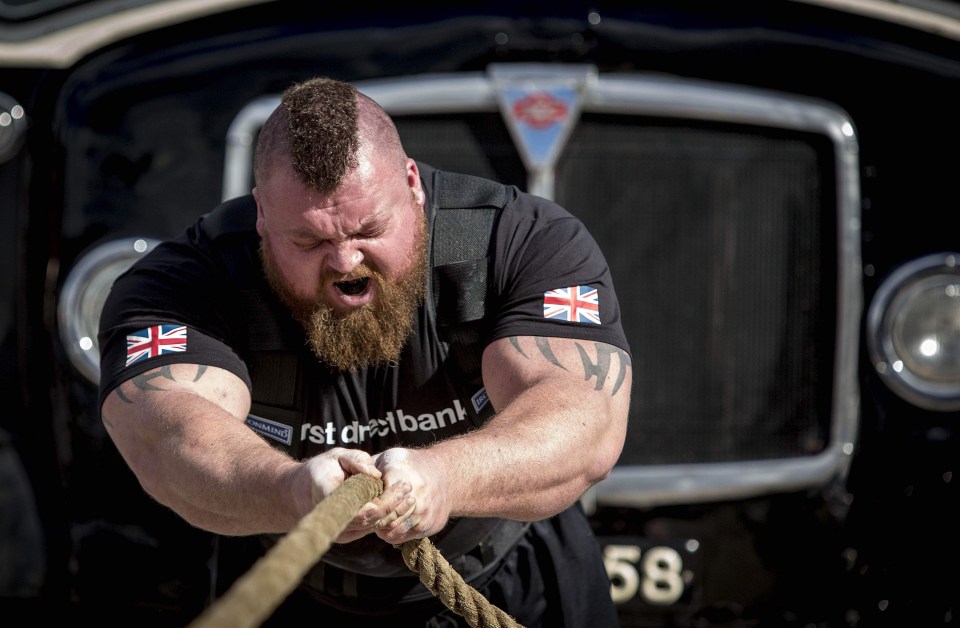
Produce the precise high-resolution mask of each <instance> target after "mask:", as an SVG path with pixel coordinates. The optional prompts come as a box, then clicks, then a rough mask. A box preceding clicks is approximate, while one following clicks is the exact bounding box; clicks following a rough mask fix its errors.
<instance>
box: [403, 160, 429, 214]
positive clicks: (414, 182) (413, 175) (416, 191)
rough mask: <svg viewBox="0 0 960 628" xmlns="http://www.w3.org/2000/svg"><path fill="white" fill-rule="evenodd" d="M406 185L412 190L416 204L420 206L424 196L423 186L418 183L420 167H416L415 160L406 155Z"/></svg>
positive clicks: (424, 198)
mask: <svg viewBox="0 0 960 628" xmlns="http://www.w3.org/2000/svg"><path fill="white" fill-rule="evenodd" d="M407 185H409V186H410V189H411V190H412V191H413V196H414V198H416V199H417V204H418V205H421V206H422V205H423V203H424V201H425V200H426V196H425V195H424V193H423V186H422V185H421V184H420V169H419V168H417V162H415V161H414V160H413V159H411V158H409V157H407Z"/></svg>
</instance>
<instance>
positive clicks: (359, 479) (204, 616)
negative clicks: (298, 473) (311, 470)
mask: <svg viewBox="0 0 960 628" xmlns="http://www.w3.org/2000/svg"><path fill="white" fill-rule="evenodd" d="M381 492H383V482H381V481H380V480H378V479H376V478H373V477H370V476H369V475H351V476H350V477H349V478H347V479H346V481H344V483H343V484H341V485H340V486H339V487H337V489H336V490H335V491H333V492H332V493H330V494H329V495H328V496H327V497H326V498H325V499H324V500H323V501H321V502H320V503H318V504H317V505H316V506H315V507H314V509H313V510H311V511H310V512H309V513H307V515H306V516H304V517H303V519H301V520H300V521H299V522H298V523H297V525H296V526H295V527H294V528H293V530H291V531H290V532H288V533H287V535H286V536H284V537H283V538H281V539H280V541H279V542H277V544H276V545H274V546H273V547H271V548H270V550H269V551H268V552H267V553H266V554H264V555H263V556H262V557H261V558H260V559H259V560H258V561H257V562H256V563H254V565H253V567H251V568H250V570H249V571H247V572H246V573H245V574H243V575H242V576H241V577H240V578H239V579H238V580H237V581H236V582H234V583H233V586H232V587H230V590H228V591H227V592H226V593H225V594H224V595H223V596H222V597H220V598H219V599H218V600H217V601H216V602H215V603H214V604H212V605H211V606H210V607H208V608H207V609H206V610H205V611H204V612H203V613H201V614H200V616H199V617H198V618H197V619H195V620H194V621H193V622H192V623H191V624H190V628H201V627H203V628H243V627H246V626H250V627H251V628H252V627H254V626H259V625H260V624H262V623H263V622H264V620H265V619H267V618H268V617H270V615H272V614H273V611H275V610H276V609H277V607H278V606H280V603H281V602H283V600H284V599H286V597H287V596H288V595H290V592H291V591H293V590H294V589H295V588H296V587H297V585H298V584H299V583H300V580H301V579H302V578H303V576H304V574H306V573H307V571H309V570H310V568H311V567H312V566H313V565H314V564H315V563H316V562H317V560H319V558H320V557H321V556H323V554H324V553H326V551H327V550H328V549H330V545H331V544H332V543H333V540H334V539H335V538H337V537H338V536H339V535H340V533H341V532H343V530H344V529H345V528H346V527H347V524H348V523H350V520H351V519H353V517H354V515H355V514H357V511H359V510H360V507H361V506H363V505H364V504H365V503H367V502H368V501H370V500H371V499H373V498H374V497H376V496H377V495H379V494H380V493H381Z"/></svg>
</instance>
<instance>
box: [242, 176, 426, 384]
mask: <svg viewBox="0 0 960 628" xmlns="http://www.w3.org/2000/svg"><path fill="white" fill-rule="evenodd" d="M360 161H361V163H360V167H359V168H358V169H357V170H356V171H354V172H352V173H351V174H350V175H348V177H347V178H346V179H345V180H344V183H343V185H341V187H340V189H338V190H336V191H335V192H333V193H330V194H326V195H320V194H317V193H316V192H313V191H311V190H309V189H307V188H306V187H305V186H304V185H303V184H301V183H300V182H299V180H298V179H297V178H296V177H295V176H294V175H293V174H292V173H290V172H289V171H288V170H287V169H283V168H277V169H276V170H275V172H274V173H273V175H272V176H271V177H270V178H269V179H268V180H267V181H265V182H264V183H262V184H260V185H259V186H258V188H257V189H256V190H254V195H255V196H256V198H257V208H258V219H257V231H258V232H259V233H260V236H261V250H260V253H261V259H262V261H263V265H264V270H265V272H266V276H267V279H268V281H269V282H270V285H271V286H272V287H273V289H274V290H275V291H276V293H277V294H278V295H279V296H280V298H281V300H282V301H283V302H284V303H285V304H286V305H287V306H288V307H289V308H290V309H291V311H292V313H293V315H294V317H295V318H296V319H297V320H298V321H300V323H301V324H302V325H303V326H304V329H305V330H306V332H307V337H308V340H309V342H310V345H311V347H312V349H313V351H314V353H315V354H316V355H317V357H318V358H320V359H321V360H322V361H324V362H326V363H327V364H330V365H331V366H333V367H335V368H338V369H340V370H352V369H356V368H360V367H364V366H373V365H382V364H387V363H390V362H394V361H396V360H397V359H398V358H399V356H400V352H401V350H402V349H403V346H404V344H405V343H406V340H407V337H408V336H409V334H410V330H411V328H412V326H413V323H414V316H415V314H416V309H417V307H418V306H419V305H420V303H421V302H422V300H423V295H424V292H425V289H426V267H427V252H426V251H427V235H426V224H425V222H426V221H425V218H424V213H423V209H422V203H423V192H422V190H421V188H420V175H419V172H418V171H417V168H416V164H415V163H414V162H413V161H412V160H408V161H407V165H406V173H403V172H401V170H400V168H399V166H398V165H397V163H396V161H395V160H388V159H381V160H379V161H378V162H377V163H374V161H376V160H364V159H361V160H360Z"/></svg>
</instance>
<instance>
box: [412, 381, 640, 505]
mask: <svg viewBox="0 0 960 628" xmlns="http://www.w3.org/2000/svg"><path fill="white" fill-rule="evenodd" d="M625 412H626V409H625V408H624V407H621V404H620V403H619V400H617V399H611V398H610V397H607V398H602V397H597V398H594V399H588V400H586V401H585V400H584V398H583V395H580V394H578V393H577V391H575V390H571V389H570V388H569V387H565V386H562V385H558V384H556V383H555V384H550V385H547V384H542V385H540V386H537V387H535V388H532V389H530V390H528V391H526V392H524V393H522V394H520V395H519V396H518V397H516V398H515V399H513V400H512V401H511V402H510V404H509V405H508V406H507V407H506V408H505V410H504V411H503V412H501V413H499V414H498V415H497V416H495V417H494V418H493V419H492V420H491V421H490V422H489V423H488V424H487V425H486V426H484V428H483V429H480V430H477V431H475V432H471V433H470V434H467V435H465V436H463V437H460V438H457V439H452V440H449V441H444V442H441V443H438V444H437V445H435V446H433V447H431V448H430V450H429V451H430V456H431V457H432V458H433V459H434V460H435V461H436V462H437V464H438V465H440V466H441V469H442V471H441V473H442V474H443V477H446V478H450V480H449V481H450V482H451V486H450V489H449V494H451V495H453V498H452V499H453V502H452V504H451V515H452V516H475V517H486V516H500V517H505V518H509V519H519V520H529V521H532V520H538V519H543V518H546V517H550V516H552V515H554V514H556V513H558V512H560V511H562V510H564V509H565V508H567V507H569V506H570V505H571V504H573V503H574V502H575V501H576V500H577V499H579V498H580V496H581V495H582V494H583V493H584V491H586V490H587V489H588V488H589V487H590V486H592V485H593V484H595V483H596V482H598V481H600V480H602V479H603V478H604V477H606V476H607V475H608V474H609V472H610V470H611V468H612V467H613V464H614V463H615V462H616V460H617V458H618V457H619V455H620V451H621V448H622V444H623V436H624V433H625V427H624V426H625V421H624V420H622V419H621V413H622V414H623V416H625Z"/></svg>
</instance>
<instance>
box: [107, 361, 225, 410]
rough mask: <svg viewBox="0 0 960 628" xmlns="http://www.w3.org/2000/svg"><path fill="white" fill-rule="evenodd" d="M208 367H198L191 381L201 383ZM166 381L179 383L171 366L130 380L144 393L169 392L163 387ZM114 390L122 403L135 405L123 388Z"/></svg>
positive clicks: (201, 365) (118, 387)
mask: <svg viewBox="0 0 960 628" xmlns="http://www.w3.org/2000/svg"><path fill="white" fill-rule="evenodd" d="M206 371H207V367H206V366H205V365H203V364H199V365H197V372H196V374H195V375H194V376H193V379H192V380H191V381H193V382H197V381H200V378H201V377H203V375H204V373H206ZM164 380H166V381H169V382H176V381H179V380H178V379H177V378H176V377H175V376H174V374H173V368H172V367H171V366H170V365H166V366H161V367H160V368H158V369H154V370H152V371H147V372H146V373H141V374H140V375H136V376H134V377H132V378H130V379H129V380H128V381H129V382H131V383H132V384H133V385H134V386H136V387H137V388H139V389H140V390H143V391H164V390H167V389H166V388H165V387H164V386H163V382H164ZM114 390H116V391H117V396H118V397H119V398H120V400H121V401H123V402H125V403H133V400H132V399H130V397H128V396H127V395H126V394H125V393H124V392H123V387H122V386H117V387H116V388H115V389H114Z"/></svg>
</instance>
